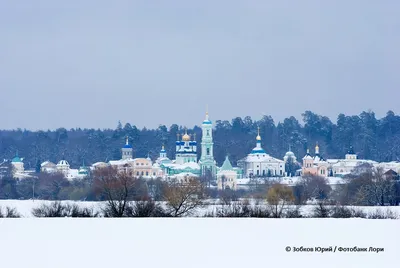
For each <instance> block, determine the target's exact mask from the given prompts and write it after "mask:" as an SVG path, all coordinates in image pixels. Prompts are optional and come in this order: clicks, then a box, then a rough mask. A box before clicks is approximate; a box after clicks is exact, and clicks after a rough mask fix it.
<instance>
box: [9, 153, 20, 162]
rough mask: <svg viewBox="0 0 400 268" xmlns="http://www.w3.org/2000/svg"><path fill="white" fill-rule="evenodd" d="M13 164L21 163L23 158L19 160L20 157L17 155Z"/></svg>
mask: <svg viewBox="0 0 400 268" xmlns="http://www.w3.org/2000/svg"><path fill="white" fill-rule="evenodd" d="M11 162H12V163H21V162H22V160H21V158H19V156H18V155H16V156H15V157H14V158H13V159H12V160H11Z"/></svg>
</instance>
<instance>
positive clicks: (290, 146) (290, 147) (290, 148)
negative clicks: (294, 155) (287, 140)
mask: <svg viewBox="0 0 400 268" xmlns="http://www.w3.org/2000/svg"><path fill="white" fill-rule="evenodd" d="M291 151H292V145H290V144H289V152H291Z"/></svg>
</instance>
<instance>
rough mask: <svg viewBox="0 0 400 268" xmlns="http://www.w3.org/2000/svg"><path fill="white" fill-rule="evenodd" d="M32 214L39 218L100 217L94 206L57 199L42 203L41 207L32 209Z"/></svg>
mask: <svg viewBox="0 0 400 268" xmlns="http://www.w3.org/2000/svg"><path fill="white" fill-rule="evenodd" d="M32 215H33V216H35V217H38V218H43V217H45V218H57V217H72V218H92V217H98V216H99V213H98V212H94V210H93V209H92V208H80V207H79V206H78V205H76V204H73V205H70V204H62V203H61V202H58V201H57V202H52V203H51V204H42V205H41V206H40V207H38V208H34V209H32Z"/></svg>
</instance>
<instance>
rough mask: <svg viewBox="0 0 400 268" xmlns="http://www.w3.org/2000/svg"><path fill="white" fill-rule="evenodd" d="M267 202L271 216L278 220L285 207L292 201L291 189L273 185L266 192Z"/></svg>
mask: <svg viewBox="0 0 400 268" xmlns="http://www.w3.org/2000/svg"><path fill="white" fill-rule="evenodd" d="M267 201H268V206H269V209H270V210H271V214H272V216H273V217H274V218H280V217H282V215H283V213H284V212H285V210H286V209H287V207H288V206H289V205H290V204H292V203H293V201H294V196H293V192H292V189H291V188H290V187H289V186H286V185H282V184H274V185H273V186H272V187H271V188H270V189H269V190H268V193H267Z"/></svg>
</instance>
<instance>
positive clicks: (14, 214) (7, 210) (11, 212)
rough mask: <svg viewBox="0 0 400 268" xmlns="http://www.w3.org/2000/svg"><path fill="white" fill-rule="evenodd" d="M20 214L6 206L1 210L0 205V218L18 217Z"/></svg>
mask: <svg viewBox="0 0 400 268" xmlns="http://www.w3.org/2000/svg"><path fill="white" fill-rule="evenodd" d="M20 217H21V215H20V214H19V213H18V212H17V210H16V209H15V208H10V207H6V208H5V210H4V211H3V208H1V207H0V218H20Z"/></svg>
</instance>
